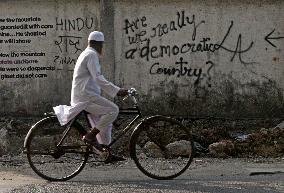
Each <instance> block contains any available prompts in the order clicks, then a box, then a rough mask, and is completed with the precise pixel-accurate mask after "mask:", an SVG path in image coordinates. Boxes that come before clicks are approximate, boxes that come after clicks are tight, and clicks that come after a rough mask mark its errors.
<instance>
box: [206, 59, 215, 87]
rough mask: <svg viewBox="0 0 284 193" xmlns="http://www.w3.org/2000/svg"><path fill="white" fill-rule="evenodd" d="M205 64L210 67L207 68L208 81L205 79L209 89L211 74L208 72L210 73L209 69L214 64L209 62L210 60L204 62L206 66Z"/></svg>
mask: <svg viewBox="0 0 284 193" xmlns="http://www.w3.org/2000/svg"><path fill="white" fill-rule="evenodd" d="M207 64H208V65H210V66H209V68H208V69H207V76H208V79H207V81H206V82H207V85H208V87H211V86H212V85H211V72H210V71H211V69H212V68H213V67H214V66H215V64H214V63H213V62H212V61H210V60H209V61H207V62H206V65H207Z"/></svg>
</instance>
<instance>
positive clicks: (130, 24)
mask: <svg viewBox="0 0 284 193" xmlns="http://www.w3.org/2000/svg"><path fill="white" fill-rule="evenodd" d="M146 20H147V18H146V16H143V17H141V18H136V19H135V20H134V21H129V20H128V19H125V20H124V24H125V27H124V28H123V29H124V30H125V33H126V34H128V33H129V29H130V30H131V31H132V32H134V31H135V30H138V29H139V26H141V27H147V23H146Z"/></svg>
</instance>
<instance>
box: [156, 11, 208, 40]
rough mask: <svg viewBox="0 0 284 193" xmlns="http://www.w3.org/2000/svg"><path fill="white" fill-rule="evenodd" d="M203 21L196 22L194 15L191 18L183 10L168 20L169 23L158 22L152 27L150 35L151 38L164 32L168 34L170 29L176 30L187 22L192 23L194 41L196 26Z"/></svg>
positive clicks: (193, 38)
mask: <svg viewBox="0 0 284 193" xmlns="http://www.w3.org/2000/svg"><path fill="white" fill-rule="evenodd" d="M204 23H205V21H204V20H201V21H200V22H199V23H197V22H196V19H195V15H192V18H190V17H188V16H186V15H185V11H181V12H177V18H176V20H172V21H170V24H166V23H165V24H158V25H156V26H155V27H153V28H152V31H153V34H152V35H151V38H154V37H161V36H163V35H165V34H168V33H169V32H170V31H178V30H180V29H182V28H183V27H185V26H187V25H188V24H189V25H193V33H192V40H193V41H194V40H195V39H196V34H197V28H198V27H199V26H200V25H201V24H204Z"/></svg>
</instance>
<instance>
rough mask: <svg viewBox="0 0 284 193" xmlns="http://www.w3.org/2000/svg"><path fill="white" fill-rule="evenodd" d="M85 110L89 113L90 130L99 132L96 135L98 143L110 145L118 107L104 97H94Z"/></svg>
mask: <svg viewBox="0 0 284 193" xmlns="http://www.w3.org/2000/svg"><path fill="white" fill-rule="evenodd" d="M85 110H86V111H87V112H89V113H91V114H90V115H89V116H88V118H89V120H90V123H91V126H92V128H94V127H95V128H97V129H98V130H100V133H99V134H98V135H97V139H98V142H99V143H101V144H105V145H108V144H110V142H111V132H112V123H113V121H114V120H115V119H116V118H117V116H118V113H119V108H118V106H117V105H116V104H114V103H113V102H111V101H110V100H108V99H106V98H104V97H101V96H96V97H93V98H92V99H91V101H90V104H89V105H88V106H87V108H86V109H85Z"/></svg>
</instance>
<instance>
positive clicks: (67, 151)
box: [27, 117, 89, 181]
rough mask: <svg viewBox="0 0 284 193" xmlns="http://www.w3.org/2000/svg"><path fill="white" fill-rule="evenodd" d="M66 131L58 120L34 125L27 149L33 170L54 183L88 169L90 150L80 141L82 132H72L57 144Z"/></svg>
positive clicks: (72, 130)
mask: <svg viewBox="0 0 284 193" xmlns="http://www.w3.org/2000/svg"><path fill="white" fill-rule="evenodd" d="M64 130H65V128H64V127H62V126H60V125H59V123H58V121H57V118H54V117H52V118H48V119H45V120H43V121H41V122H39V123H37V124H36V125H35V127H34V128H33V132H32V133H30V136H29V139H28V145H27V157H28V161H29V163H30V165H31V167H32V169H33V170H34V171H35V172H36V173H37V174H38V175H39V176H41V177H43V178H45V179H47V180H51V181H63V180H68V179H70V178H72V177H74V176H75V175H77V174H78V173H79V172H80V171H81V170H82V169H83V167H84V166H85V164H86V162H87V159H88V155H89V150H88V147H87V146H86V145H85V144H84V143H83V142H82V141H81V137H80V135H79V132H78V131H77V130H76V129H75V128H72V129H71V130H70V132H69V134H68V135H67V138H66V139H65V140H64V141H63V143H62V146H60V148H57V147H56V146H57V144H58V142H59V140H60V139H61V137H62V133H63V131H64Z"/></svg>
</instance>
